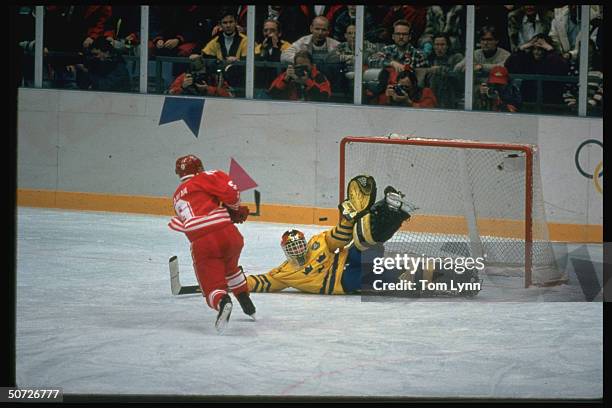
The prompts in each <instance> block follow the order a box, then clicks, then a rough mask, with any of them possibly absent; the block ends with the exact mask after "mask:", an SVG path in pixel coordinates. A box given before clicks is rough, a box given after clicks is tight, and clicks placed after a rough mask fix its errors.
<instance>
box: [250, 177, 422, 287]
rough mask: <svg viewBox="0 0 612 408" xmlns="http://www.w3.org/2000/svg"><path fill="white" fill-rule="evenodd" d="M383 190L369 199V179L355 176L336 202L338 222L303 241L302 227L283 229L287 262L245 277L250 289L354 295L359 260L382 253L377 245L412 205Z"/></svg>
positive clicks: (358, 284) (359, 277) (373, 191)
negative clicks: (382, 196) (379, 197)
mask: <svg viewBox="0 0 612 408" xmlns="http://www.w3.org/2000/svg"><path fill="white" fill-rule="evenodd" d="M384 193H385V194H384V198H383V199H382V200H380V201H378V202H376V203H374V200H375V199H376V182H375V180H374V178H373V177H370V176H366V175H360V176H357V177H354V178H353V179H352V180H351V181H350V182H349V184H348V188H347V199H346V200H345V201H344V202H343V203H342V204H340V206H339V208H340V210H341V212H342V215H341V217H340V221H339V223H338V225H336V226H335V227H333V228H332V229H330V230H327V231H324V232H321V233H319V234H317V235H315V236H313V237H312V238H310V240H309V241H308V242H306V238H305V237H304V234H303V233H302V232H301V231H298V230H296V229H292V230H289V231H286V232H285V233H284V234H283V236H282V238H281V247H282V249H283V251H284V252H285V255H286V256H287V260H286V261H285V262H283V263H282V264H281V265H280V266H278V267H276V268H274V269H272V270H271V271H269V272H267V273H265V274H261V275H249V276H247V283H248V286H249V291H251V292H278V291H281V290H283V289H285V288H295V289H298V290H300V291H302V292H308V293H318V294H326V295H342V294H349V293H358V292H359V291H360V290H361V285H362V272H361V270H362V265H363V264H364V262H367V261H366V260H364V258H372V257H375V256H383V253H384V247H383V245H382V244H383V243H384V242H385V241H387V240H388V239H390V238H391V237H392V236H393V234H395V232H396V231H397V230H398V229H399V228H400V226H401V225H402V223H403V222H404V221H406V220H408V219H409V218H410V212H411V211H413V210H414V209H416V207H414V206H412V205H411V204H410V203H408V202H407V201H406V200H404V195H403V194H401V193H400V192H398V191H396V190H395V189H394V188H393V187H391V186H389V187H387V188H386V189H385V192H384ZM351 241H352V244H350V243H351ZM349 244H350V245H349ZM363 254H367V256H366V257H364V256H362V255H363Z"/></svg>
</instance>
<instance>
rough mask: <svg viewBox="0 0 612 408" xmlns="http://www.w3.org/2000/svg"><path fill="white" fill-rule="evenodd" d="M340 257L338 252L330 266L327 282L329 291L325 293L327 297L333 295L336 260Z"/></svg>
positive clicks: (336, 267)
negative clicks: (330, 273)
mask: <svg viewBox="0 0 612 408" xmlns="http://www.w3.org/2000/svg"><path fill="white" fill-rule="evenodd" d="M339 257H340V252H338V253H337V254H336V256H334V264H333V265H332V275H331V279H330V281H329V290H328V291H327V294H328V295H331V294H332V293H334V286H335V284H336V270H337V269H338V258H339Z"/></svg>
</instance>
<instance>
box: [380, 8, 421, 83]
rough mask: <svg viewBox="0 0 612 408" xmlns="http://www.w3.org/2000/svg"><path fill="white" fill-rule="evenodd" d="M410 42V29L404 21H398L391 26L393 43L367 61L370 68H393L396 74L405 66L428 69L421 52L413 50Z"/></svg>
mask: <svg viewBox="0 0 612 408" xmlns="http://www.w3.org/2000/svg"><path fill="white" fill-rule="evenodd" d="M411 40H412V27H411V25H410V23H409V22H408V21H406V20H398V21H396V22H395V23H394V24H393V42H394V44H391V45H387V46H385V47H383V48H382V50H381V51H380V52H377V53H375V54H373V55H372V56H371V57H370V58H369V61H368V65H369V67H370V68H387V67H391V68H393V69H394V70H395V71H396V72H397V73H399V72H402V71H403V70H404V68H405V66H406V65H408V66H410V67H412V68H423V67H428V66H429V63H428V62H427V60H426V59H425V55H424V54H423V52H422V51H420V50H418V49H417V48H415V47H414V46H413V45H412V44H411V43H410V41H411Z"/></svg>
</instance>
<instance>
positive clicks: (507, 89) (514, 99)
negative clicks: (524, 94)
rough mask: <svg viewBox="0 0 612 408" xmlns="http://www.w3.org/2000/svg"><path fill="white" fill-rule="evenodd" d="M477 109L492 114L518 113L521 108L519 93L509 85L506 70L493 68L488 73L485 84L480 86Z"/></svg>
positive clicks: (501, 67) (498, 67) (499, 67)
mask: <svg viewBox="0 0 612 408" xmlns="http://www.w3.org/2000/svg"><path fill="white" fill-rule="evenodd" d="M477 100H478V109H481V110H488V111H494V112H518V110H519V109H520V107H521V93H520V91H519V90H518V88H517V87H516V86H514V85H513V84H511V83H510V81H509V76H508V70H507V69H506V68H505V67H503V66H495V67H493V68H491V71H490V72H489V78H488V79H487V82H483V83H482V84H480V87H479V92H478V98H477Z"/></svg>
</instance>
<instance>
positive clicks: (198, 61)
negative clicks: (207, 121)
mask: <svg viewBox="0 0 612 408" xmlns="http://www.w3.org/2000/svg"><path fill="white" fill-rule="evenodd" d="M189 60H190V62H189V69H188V70H187V72H184V73H182V74H181V75H179V76H178V77H176V79H175V80H174V82H172V85H170V89H169V90H168V93H170V94H172V95H201V96H224V97H230V98H233V97H234V94H233V93H232V91H231V88H230V86H229V84H228V83H227V82H226V81H225V80H224V79H223V74H222V71H221V72H218V73H217V75H216V76H215V75H210V74H209V73H208V71H207V69H206V62H205V61H204V57H202V56H201V55H195V54H194V55H191V56H190V57H189ZM219 84H221V85H219Z"/></svg>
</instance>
